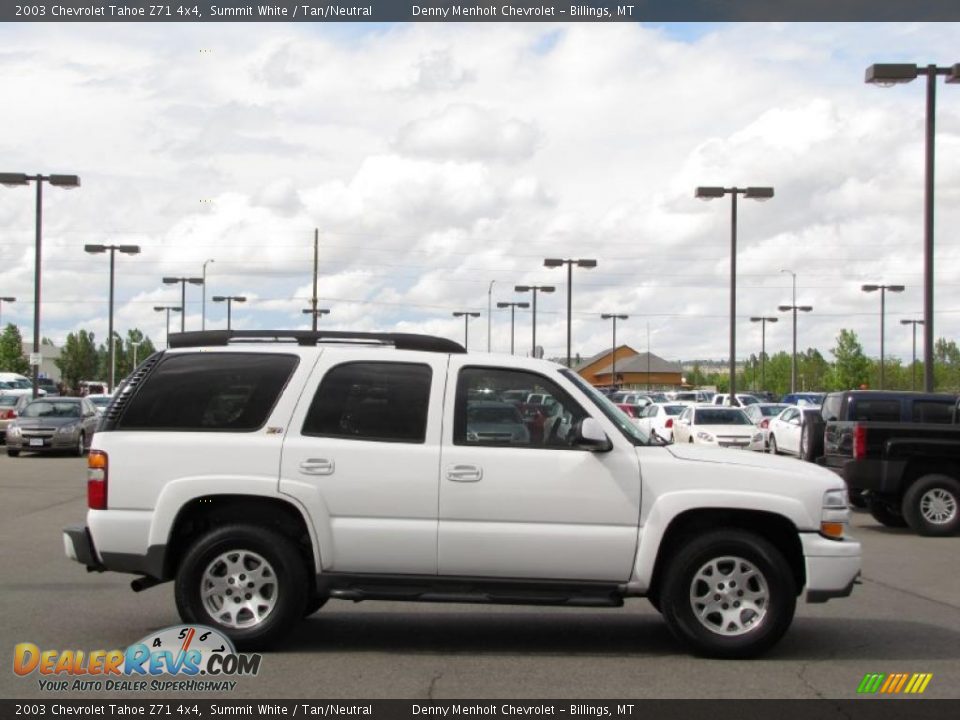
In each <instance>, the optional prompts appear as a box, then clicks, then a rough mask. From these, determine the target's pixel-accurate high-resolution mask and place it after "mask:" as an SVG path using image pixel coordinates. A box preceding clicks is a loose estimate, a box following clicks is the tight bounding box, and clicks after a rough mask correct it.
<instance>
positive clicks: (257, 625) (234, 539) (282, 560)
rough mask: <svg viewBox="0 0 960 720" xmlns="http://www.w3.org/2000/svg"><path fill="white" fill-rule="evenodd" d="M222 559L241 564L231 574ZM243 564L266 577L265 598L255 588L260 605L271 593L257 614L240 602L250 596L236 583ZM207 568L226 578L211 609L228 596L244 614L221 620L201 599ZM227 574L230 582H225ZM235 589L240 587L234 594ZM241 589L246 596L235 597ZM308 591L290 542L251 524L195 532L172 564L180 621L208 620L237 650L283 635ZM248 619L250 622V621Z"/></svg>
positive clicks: (269, 642)
mask: <svg viewBox="0 0 960 720" xmlns="http://www.w3.org/2000/svg"><path fill="white" fill-rule="evenodd" d="M257 557H259V559H260V560H262V561H265V565H266V568H264V565H263V564H256V559H257ZM223 558H228V559H229V560H230V561H231V562H238V563H240V564H238V566H237V567H238V571H237V572H236V573H234V574H233V575H228V574H226V572H227V571H226V570H225V567H226V565H225V563H224V562H223V561H222V559H223ZM251 563H252V564H251ZM218 564H219V565H220V567H221V568H224V570H223V572H224V574H222V575H219V574H217V572H219V571H218V570H217V565H218ZM245 568H246V569H247V571H248V572H249V571H251V570H252V572H254V573H258V571H262V574H261V579H262V578H267V579H266V580H265V581H264V582H263V587H264V588H265V589H266V590H267V591H268V595H269V596H268V597H264V596H263V595H264V593H263V591H262V590H260V588H255V590H254V592H256V591H260V595H259V596H260V597H261V599H262V600H263V603H264V604H268V603H270V601H271V598H272V601H273V604H272V606H271V607H268V609H267V610H265V611H264V615H263V617H262V618H260V619H256V617H255V615H254V613H253V612H252V611H251V610H249V609H244V608H246V607H247V605H246V603H245V602H244V601H245V600H249V599H250V595H248V594H246V591H247V590H248V589H249V588H243V589H242V590H240V587H241V586H240V582H241V581H242V582H246V577H245V575H246V573H243V574H241V571H243V570H244V569H245ZM208 570H210V571H211V572H212V573H213V575H216V577H224V578H228V580H227V581H226V582H225V583H224V585H223V587H224V588H225V590H226V592H225V593H224V595H223V596H222V597H218V598H216V602H223V604H222V605H220V606H219V607H217V608H214V610H223V609H226V608H227V607H230V606H229V605H227V604H226V603H227V602H229V600H230V599H233V600H234V602H237V604H238V605H240V606H241V607H240V613H243V617H241V615H240V613H238V614H237V616H236V617H235V618H234V619H235V622H233V623H232V624H227V623H225V622H223V620H222V618H224V615H219V614H218V615H216V616H215V615H214V614H212V613H211V611H210V609H208V607H207V606H206V605H205V603H204V601H203V599H202V598H201V590H202V587H203V583H204V578H205V577H207V578H210V577H211V575H210V574H208ZM268 571H269V572H268ZM258 574H260V573H258ZM249 577H250V580H251V582H253V581H254V580H255V576H254V575H250V576H249ZM229 578H233V580H234V581H233V582H232V583H230V586H229V587H227V582H230V580H229ZM269 578H274V579H275V582H272V583H271V582H270V579H269ZM271 588H272V589H271ZM238 590H240V592H237V593H236V594H234V593H235V591H238ZM241 593H242V594H245V597H240V594H241ZM309 594H310V593H309V587H308V585H307V571H306V567H305V565H304V561H303V558H302V556H301V555H300V553H299V552H297V548H296V546H295V545H294V544H293V542H291V541H290V540H289V539H288V538H286V537H284V536H283V535H280V534H279V533H277V532H274V531H273V530H269V529H267V528H263V527H257V526H253V525H228V526H226V527H221V528H217V529H215V530H211V531H210V532H208V533H207V534H206V535H202V536H201V537H199V538H198V539H197V540H196V541H195V542H194V543H193V545H192V546H191V547H190V549H189V550H188V551H187V554H186V555H185V556H184V558H183V561H182V562H181V563H180V567H179V568H178V569H177V576H176V585H175V589H174V596H175V598H176V602H177V610H178V611H179V612H180V617H181V618H182V619H183V621H184V622H187V623H196V624H200V625H209V626H210V627H212V628H215V629H217V630H219V631H220V632H222V633H223V634H224V635H226V636H227V637H229V638H230V639H231V640H233V642H234V644H236V646H237V648H238V649H244V650H253V649H260V648H266V647H269V646H270V645H272V644H273V643H275V642H277V641H278V640H280V639H281V638H282V637H284V636H285V635H286V634H287V633H288V632H289V631H290V630H291V629H292V628H293V626H294V625H295V624H296V623H297V622H299V621H300V620H301V618H303V615H304V610H305V608H306V603H307V598H308V597H309ZM228 595H229V596H230V597H227V596H228ZM211 602H214V601H211ZM258 612H259V610H258ZM251 618H252V619H253V622H250V620H251ZM242 625H244V626H242Z"/></svg>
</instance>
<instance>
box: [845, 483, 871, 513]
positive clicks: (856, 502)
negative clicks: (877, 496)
mask: <svg viewBox="0 0 960 720" xmlns="http://www.w3.org/2000/svg"><path fill="white" fill-rule="evenodd" d="M847 497H848V499H849V500H850V505H851V506H853V507H855V508H858V509H860V510H865V509H866V508H867V498H866V496H865V495H864V494H863V490H855V489H852V488H848V489H847Z"/></svg>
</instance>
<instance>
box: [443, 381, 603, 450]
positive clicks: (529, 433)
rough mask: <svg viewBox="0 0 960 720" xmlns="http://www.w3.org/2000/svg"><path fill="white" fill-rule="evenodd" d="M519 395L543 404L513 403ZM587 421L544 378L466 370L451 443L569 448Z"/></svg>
mask: <svg viewBox="0 0 960 720" xmlns="http://www.w3.org/2000/svg"><path fill="white" fill-rule="evenodd" d="M520 389H525V390H527V391H528V392H527V395H526V397H527V398H528V399H531V398H532V397H533V396H542V400H543V401H542V402H537V403H531V402H525V403H518V402H515V401H514V398H515V397H516V395H517V393H516V391H517V390H520ZM537 399H538V400H540V399H541V398H540V397H538V398H537ZM585 417H587V413H586V412H585V411H584V410H583V408H581V407H580V406H579V405H578V404H577V403H576V402H575V401H574V400H573V399H572V398H570V396H569V395H567V393H566V392H564V391H563V390H562V389H560V387H559V386H558V385H557V384H556V383H554V382H553V381H551V380H548V379H547V378H545V377H543V376H542V375H539V374H537V373H531V372H524V371H520V370H505V369H501V368H485V367H467V368H463V369H462V370H461V371H460V374H459V377H458V378H457V400H456V410H455V418H454V425H453V441H454V443H455V444H456V445H487V446H489V445H497V446H505V447H523V448H558V449H559V448H571V447H573V443H574V440H575V437H576V430H577V428H578V426H579V424H580V422H581V421H582V420H583V419H584V418H585Z"/></svg>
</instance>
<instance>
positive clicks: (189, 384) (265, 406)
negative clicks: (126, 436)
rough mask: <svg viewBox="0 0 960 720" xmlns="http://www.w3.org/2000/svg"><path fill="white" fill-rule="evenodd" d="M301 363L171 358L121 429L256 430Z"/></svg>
mask: <svg viewBox="0 0 960 720" xmlns="http://www.w3.org/2000/svg"><path fill="white" fill-rule="evenodd" d="M298 362H299V359H298V358H297V357H296V356H295V355H280V354H275V353H232V352H221V353H217V352H209V353H208V352H203V353H177V354H174V355H168V356H166V357H165V358H164V359H163V360H162V361H161V362H160V364H159V365H157V367H156V368H155V369H154V371H153V372H152V373H151V374H150V375H149V376H147V379H146V380H145V381H144V383H143V384H142V385H141V386H140V387H139V389H138V390H137V391H136V394H135V395H134V396H133V398H131V400H130V404H129V405H128V406H127V408H126V409H125V410H124V411H123V414H122V415H121V417H120V418H119V420H118V423H117V426H116V429H117V430H130V429H137V430H170V431H176V430H187V431H233V432H250V431H253V430H256V429H258V428H260V427H262V426H263V424H264V423H266V421H267V418H268V417H269V416H270V412H271V411H272V410H273V406H274V405H275V404H276V402H277V399H278V398H279V397H280V392H281V391H282V390H283V388H284V386H285V385H286V384H287V381H288V380H289V379H290V375H291V374H292V373H293V370H294V368H296V366H297V363H298Z"/></svg>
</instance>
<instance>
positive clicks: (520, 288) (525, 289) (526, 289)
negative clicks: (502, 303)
mask: <svg viewBox="0 0 960 720" xmlns="http://www.w3.org/2000/svg"><path fill="white" fill-rule="evenodd" d="M513 289H514V291H516V292H530V286H529V285H517V286H515V287H514V288H513Z"/></svg>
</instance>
